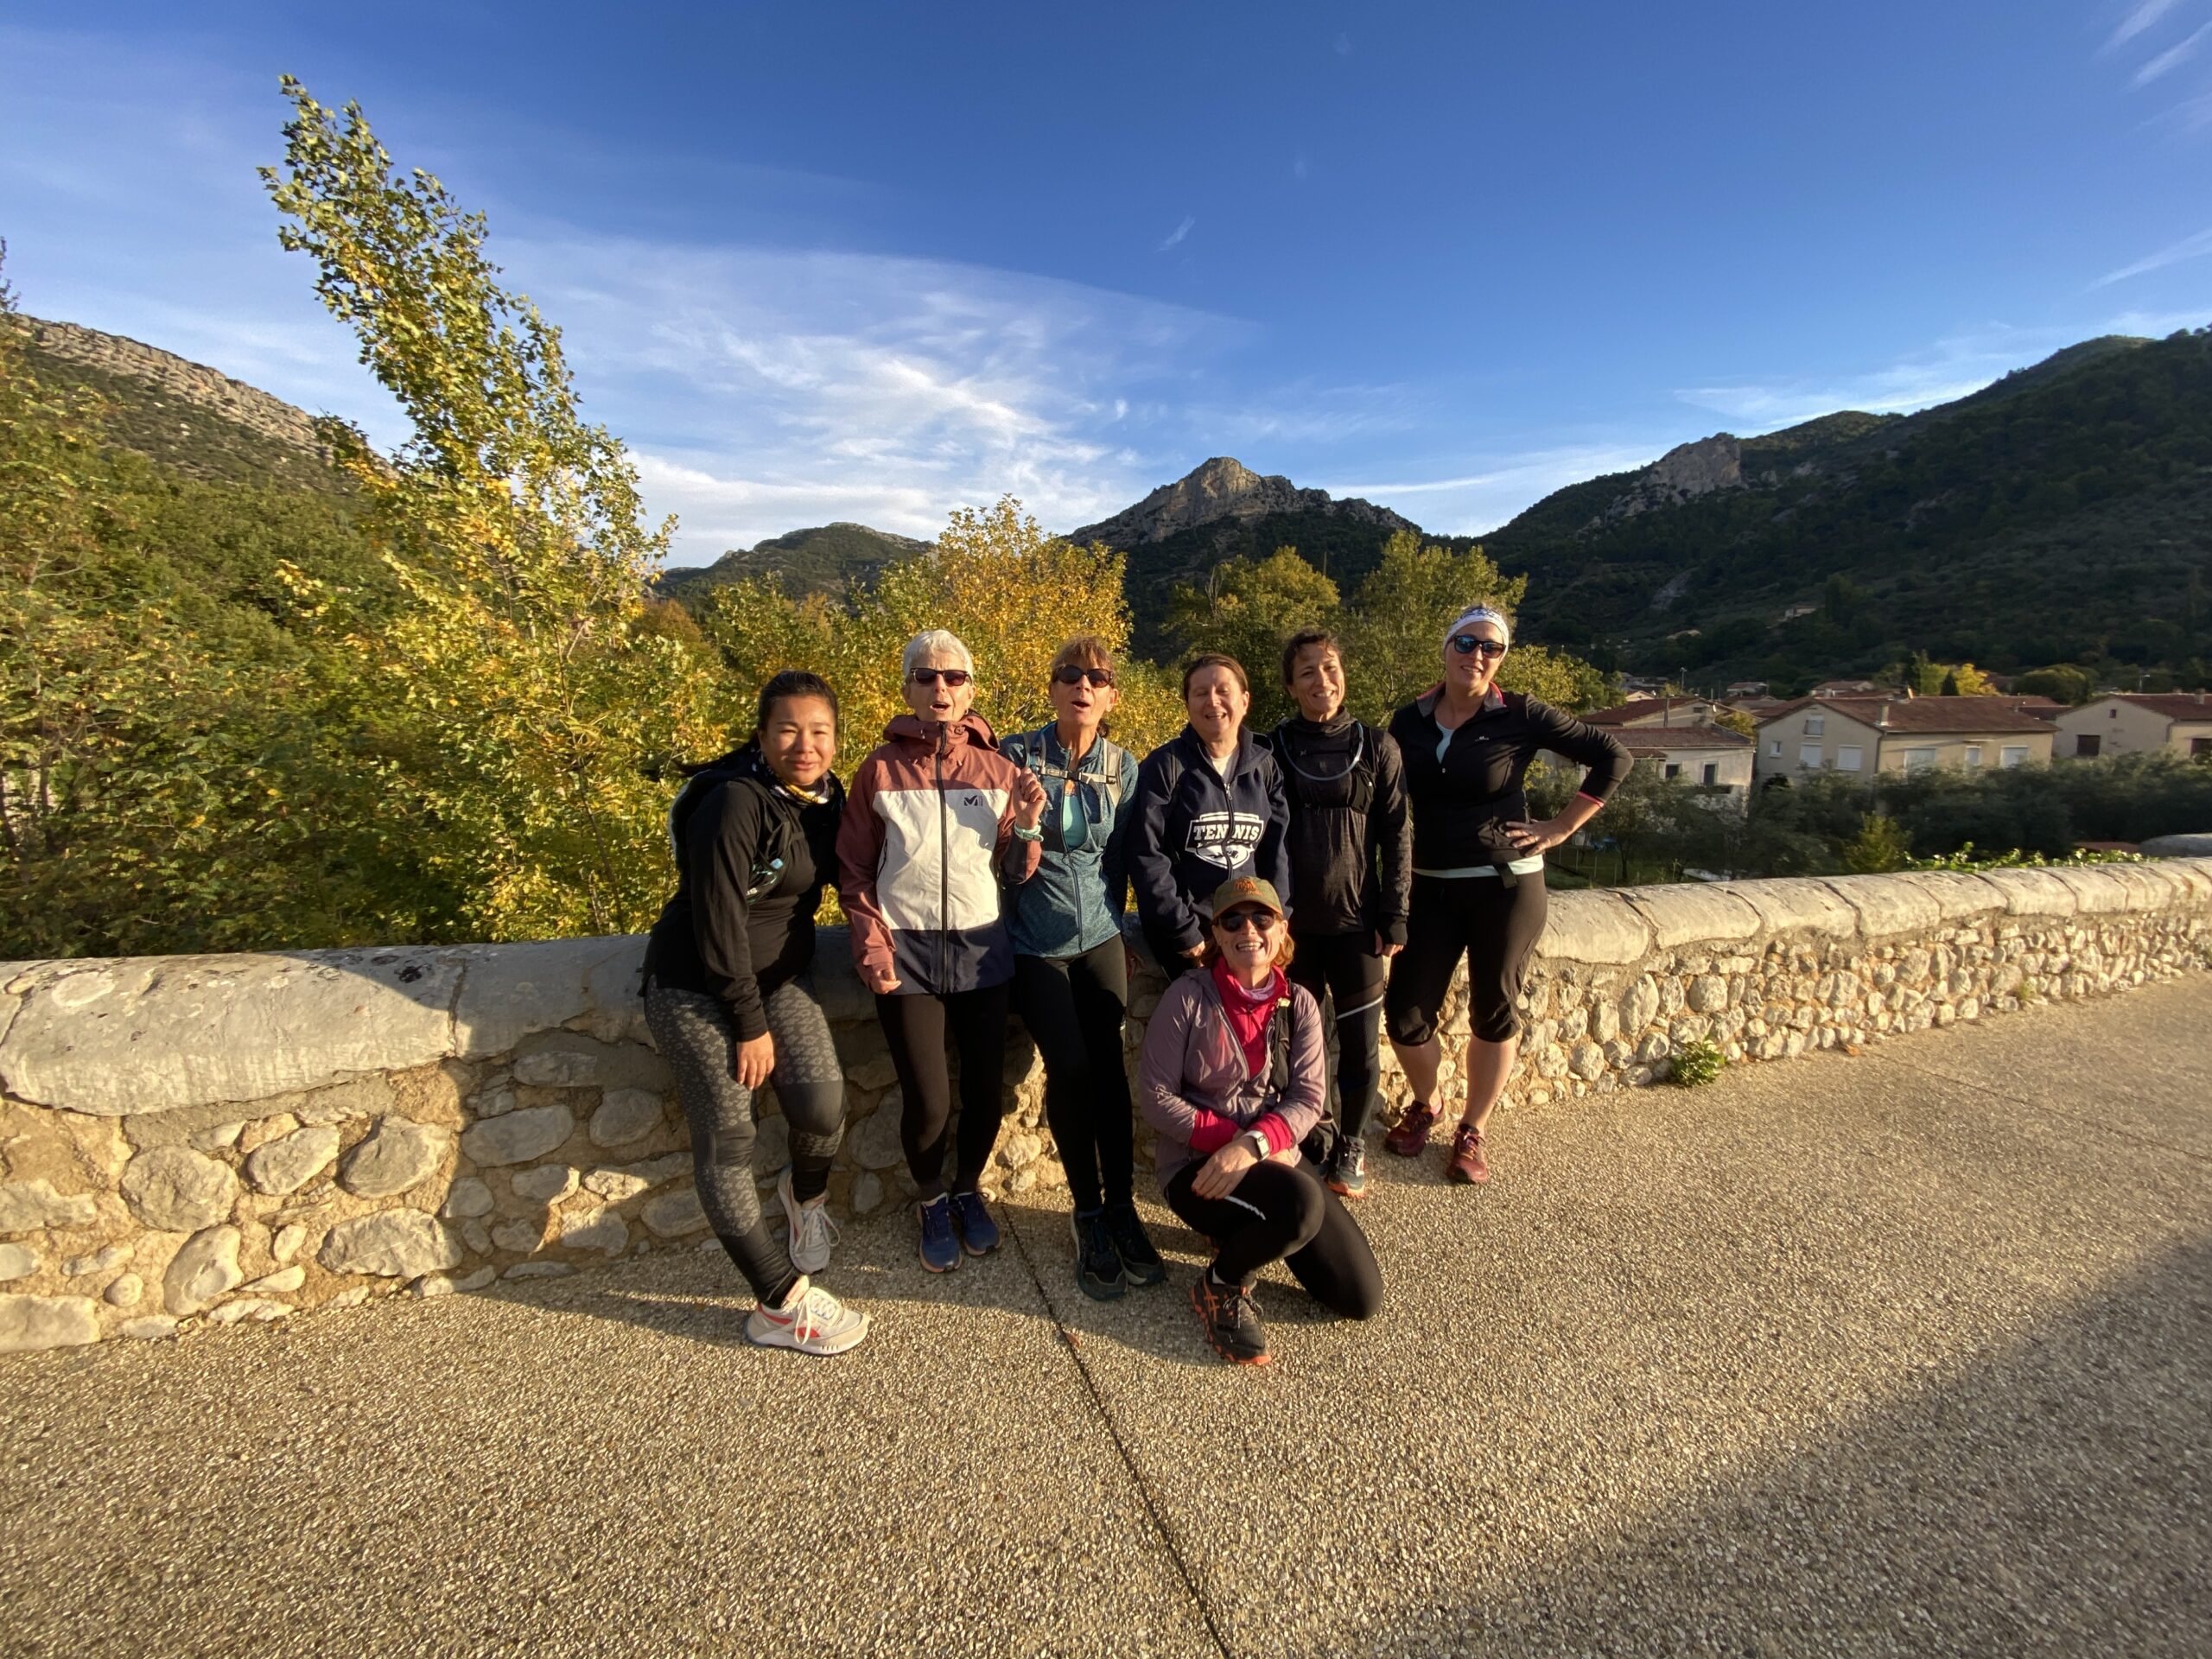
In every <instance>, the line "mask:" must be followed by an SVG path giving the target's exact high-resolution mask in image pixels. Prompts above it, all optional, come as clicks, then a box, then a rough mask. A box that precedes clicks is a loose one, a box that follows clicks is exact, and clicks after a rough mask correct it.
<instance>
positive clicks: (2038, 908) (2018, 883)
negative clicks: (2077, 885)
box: [1981, 869, 2075, 916]
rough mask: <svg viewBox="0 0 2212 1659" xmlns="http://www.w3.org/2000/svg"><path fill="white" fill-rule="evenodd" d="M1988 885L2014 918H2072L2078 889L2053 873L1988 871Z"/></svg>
mask: <svg viewBox="0 0 2212 1659" xmlns="http://www.w3.org/2000/svg"><path fill="white" fill-rule="evenodd" d="M1981 879H1982V880H1985V881H1986V882H1987V883H1988V884H1989V885H1990V886H1991V887H1993V888H1995V889H1996V890H1997V892H1998V893H1999V895H2000V896H2001V897H2002V898H2003V899H2004V900H2005V912H2006V914H2008V915H2012V916H2071V915H2072V914H2073V913H2074V908H2075V906H2074V889H2073V888H2071V887H2068V886H2067V885H2066V884H2065V883H2064V882H2063V881H2062V880H2059V879H2058V877H2057V875H2056V874H2055V873H2053V872H2052V871H2050V870H2037V869H2018V870H1984V871H1983V872H1982V874H1981Z"/></svg>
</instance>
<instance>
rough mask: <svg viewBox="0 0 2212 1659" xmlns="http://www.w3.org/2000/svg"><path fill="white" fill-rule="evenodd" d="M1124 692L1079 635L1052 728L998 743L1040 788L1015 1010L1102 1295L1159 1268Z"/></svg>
mask: <svg viewBox="0 0 2212 1659" xmlns="http://www.w3.org/2000/svg"><path fill="white" fill-rule="evenodd" d="M1119 695H1120V694H1119V692H1118V691H1116V689H1115V684H1114V658H1113V656H1112V653H1110V652H1109V651H1108V650H1107V649H1106V642H1105V641H1104V640H1103V639H1097V638H1096V637H1095V636H1093V635H1090V634H1081V635H1078V636H1077V638H1075V639H1071V640H1069V641H1068V642H1067V643H1066V644H1065V645H1062V646H1061V647H1060V648H1059V650H1058V652H1057V653H1055V655H1054V656H1053V658H1052V688H1051V696H1052V713H1053V715H1054V716H1055V718H1054V720H1053V721H1052V724H1051V725H1049V726H1046V727H1042V728H1039V729H1038V730H1036V731H1033V732H1027V733H1023V734H1020V735H1018V736H1014V737H1010V738H1008V739H1007V742H1006V757H1007V760H1011V761H1013V762H1014V765H1015V766H1020V767H1021V768H1022V769H1023V770H1024V771H1025V772H1028V773H1030V774H1031V775H1032V776H1033V777H1035V778H1036V779H1038V780H1039V783H1040V784H1041V785H1043V787H1044V790H1045V796H1046V808H1045V818H1044V825H1043V828H1044V833H1045V840H1044V843H1043V854H1042V856H1041V857H1040V858H1039V861H1038V864H1037V869H1036V873H1035V874H1033V875H1031V876H1030V877H1029V878H1028V880H1015V879H1014V878H1013V877H1012V876H1011V875H1009V877H1008V879H1007V880H1008V885H1007V924H1008V925H1009V927H1010V928H1011V929H1012V931H1013V934H1014V1012H1015V1013H1017V1014H1020V1016H1021V1022H1022V1024H1024V1025H1025V1026H1027V1027H1028V1028H1029V1034H1030V1036H1031V1037H1032V1038H1033V1039H1034V1040H1035V1042H1036V1044H1037V1048H1038V1052H1039V1053H1041V1054H1042V1055H1043V1056H1044V1057H1045V1117H1046V1122H1049V1123H1050V1124H1051V1125H1052V1140H1053V1142H1054V1144H1055V1145H1057V1146H1058V1148H1059V1154H1060V1162H1061V1165H1062V1166H1064V1167H1065V1169H1066V1171H1067V1177H1068V1192H1069V1194H1070V1196H1071V1197H1072V1198H1074V1200H1075V1281H1076V1284H1077V1287H1079V1288H1080V1289H1081V1290H1082V1291H1083V1293H1084V1295H1086V1296H1090V1297H1093V1298H1095V1299H1096V1300H1099V1301H1111V1300H1114V1299H1115V1298H1116V1297H1117V1296H1120V1295H1122V1294H1124V1293H1125V1292H1126V1291H1127V1290H1128V1287H1130V1286H1132V1285H1136V1286H1144V1285H1156V1284H1158V1283H1160V1281H1162V1280H1164V1279H1165V1278H1166V1276H1167V1266H1166V1263H1165V1262H1162V1261H1161V1260H1160V1252H1159V1251H1158V1250H1156V1249H1154V1248H1153V1246H1152V1241H1151V1240H1150V1239H1149V1238H1147V1236H1145V1230H1144V1224H1143V1223H1142V1222H1141V1221H1140V1220H1139V1219H1138V1218H1137V1208H1136V1203H1135V1163H1136V1148H1135V1130H1134V1126H1133V1123H1132V1121H1131V1116H1130V1110H1129V1078H1128V1071H1127V1070H1126V1069H1125V1068H1124V1066H1123V1064H1122V1016H1123V1015H1124V1014H1126V1013H1127V1012H1128V1001H1129V963H1128V950H1127V947H1126V946H1124V945H1123V944H1122V898H1123V896H1124V895H1125V893H1127V891H1128V873H1127V871H1126V869H1125V868H1124V865H1123V861H1122V855H1123V852H1124V850H1125V848H1126V843H1127V842H1128V816H1127V811H1126V809H1127V807H1128V803H1129V798H1130V797H1131V796H1132V795H1133V794H1135V791H1136V782H1137V763H1136V760H1135V757H1134V756H1132V755H1131V754H1130V753H1129V752H1128V750H1127V749H1125V748H1123V747H1122V746H1121V745H1120V744H1118V743H1116V742H1115V741H1113V740H1112V739H1111V738H1109V737H1108V736H1107V735H1106V734H1105V721H1106V716H1107V715H1109V714H1111V713H1112V712H1113V711H1114V704H1115V702H1116V700H1117V698H1118V697H1119Z"/></svg>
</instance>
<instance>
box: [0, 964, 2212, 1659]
mask: <svg viewBox="0 0 2212 1659" xmlns="http://www.w3.org/2000/svg"><path fill="white" fill-rule="evenodd" d="M2207 1033H2212V976H2201V977H2197V978H2195V979H2192V980H2190V981H2189V982H2183V983H2180V984H2176V985H2170V986H2164V987H2158V988H2148V989H2145V990H2140V991H2137V992H2134V993H2132V994H2130V995H2126V996H2124V997H2120V998H2118V999H2114V1000H2111V1001H2101V1002H2097V1003H2094V1004H2088V1005H2080V1006H2074V1007H2064V1008H2056V1009H2050V1010H2044V1011H2040V1012H2037V1013H2034V1014H2022V1015H2018V1016H2012V1017H2008V1018H2005V1019H2002V1020H1994V1021H1992V1022H1989V1023H1987V1024H1985V1025H1982V1026H1978V1027H1973V1028H1961V1029H1954V1030H1951V1031H1948V1032H1942V1033H1927V1034H1925V1035H1923V1036H1918V1037H1914V1038H1910V1039H1903V1040H1899V1041H1896V1042H1892V1043H1889V1044H1885V1045H1883V1046H1880V1047H1878V1048H1875V1049H1872V1050H1870V1051H1869V1052H1867V1053H1866V1054H1865V1055H1863V1056H1861V1057H1859V1058H1845V1057H1842V1056H1821V1057H1818V1058H1808V1059H1805V1060H1800V1061H1795V1062H1791V1063H1789V1064H1786V1065H1766V1066H1759V1067H1753V1068H1749V1069H1746V1070H1743V1071H1736V1072H1732V1073H1730V1074H1728V1075H1726V1077H1723V1078H1722V1080H1721V1081H1720V1082H1719V1083H1718V1084H1715V1085H1713V1087H1711V1088H1709V1089H1707V1090H1702V1091H1700V1092H1697V1093H1694V1094H1692V1093H1677V1092H1675V1091H1671V1090H1643V1091H1638V1092H1637V1093H1636V1094H1634V1095H1632V1096H1630V1095H1620V1096H1608V1097H1605V1098H1604V1099H1601V1100H1597V1101H1592V1102H1588V1103H1583V1104H1580V1105H1578V1106H1573V1107H1567V1108H1560V1109H1550V1110H1545V1111H1541V1112H1531V1113H1527V1114H1522V1115H1517V1116H1508V1117H1506V1118H1504V1119H1502V1120H1501V1122H1500V1126H1499V1129H1498V1131H1497V1134H1496V1135H1495V1136H1494V1146H1495V1148H1496V1151H1495V1155H1496V1159H1497V1166H1498V1171H1499V1173H1498V1177H1497V1180H1496V1181H1495V1182H1494V1183H1493V1184H1492V1185H1491V1187H1490V1188H1489V1189H1487V1190H1485V1191H1484V1192H1467V1191H1465V1190H1455V1189H1449V1188H1446V1186H1444V1185H1442V1184H1441V1182H1440V1179H1439V1175H1438V1170H1437V1167H1436V1160H1438V1159H1439V1158H1440V1152H1432V1154H1431V1162H1430V1163H1429V1164H1428V1165H1427V1166H1425V1167H1423V1168H1422V1169H1421V1170H1420V1171H1418V1172H1416V1173H1408V1172H1407V1171H1406V1169H1405V1166H1397V1165H1393V1166H1391V1167H1389V1168H1386V1169H1385V1170H1384V1171H1383V1179H1382V1181H1381V1183H1380V1190H1379V1192H1378V1194H1377V1196H1376V1198H1373V1199H1372V1200H1370V1202H1369V1203H1367V1204H1366V1205H1363V1207H1362V1210H1361V1212H1360V1213H1361V1214H1362V1216H1363V1218H1364V1219H1365V1221H1366V1222H1367V1224H1368V1225H1369V1227H1370V1231H1371V1233H1372V1235H1373V1236H1374V1238H1375V1241H1376V1247H1377V1249H1378V1252H1379V1254H1380V1255H1381V1256H1382V1259H1383V1266H1384V1271H1385V1274H1386V1276H1387V1278H1388V1281H1389V1306H1388V1308H1387V1309H1386V1311H1385V1313H1384V1314H1383V1317H1382V1318H1381V1319H1379V1320H1377V1321H1376V1322H1375V1323H1374V1324H1371V1325H1365V1326H1353V1325H1338V1324H1332V1323H1326V1322H1324V1321H1322V1320H1320V1319H1316V1318H1314V1317H1313V1316H1312V1315H1311V1314H1310V1313H1307V1312H1306V1308H1307V1307H1308V1306H1310V1305H1307V1304H1305V1303H1304V1299H1303V1298H1302V1296H1301V1295H1300V1294H1298V1293H1297V1292H1296V1291H1295V1290H1294V1289H1292V1288H1290V1287H1288V1286H1287V1282H1286V1283H1285V1284H1283V1285H1280V1286H1274V1287H1268V1288H1263V1290H1262V1304H1263V1306H1266V1307H1267V1308H1268V1311H1269V1313H1270V1314H1271V1316H1272V1320H1271V1328H1272V1329H1273V1331H1274V1335H1275V1338H1276V1348H1277V1353H1278V1356H1279V1357H1278V1363H1276V1364H1275V1365H1274V1367H1273V1368H1271V1369H1270V1370H1268V1371H1265V1372H1258V1373H1254V1372H1232V1371H1230V1370H1228V1369H1227V1368H1226V1367H1224V1366H1222V1365H1220V1364H1219V1363H1217V1362H1216V1361H1214V1360H1213V1359H1212V1358H1211V1356H1210V1355H1209V1354H1208V1353H1207V1352H1206V1351H1205V1350H1204V1349H1203V1348H1202V1346H1201V1345H1200V1344H1199V1341H1198V1337H1197V1335H1196V1333H1195V1332H1194V1330H1193V1328H1192V1320H1191V1316H1190V1313H1189V1311H1188V1308H1187V1306H1185V1301H1184V1300H1183V1299H1184V1294H1185V1291H1186V1289H1187V1287H1188V1286H1189V1283H1190V1280H1191V1276H1192V1259H1193V1254H1194V1247H1195V1241H1193V1240H1192V1239H1191V1238H1189V1237H1188V1236H1186V1235H1185V1234H1183V1233H1182V1232H1181V1231H1180V1230H1173V1232H1172V1233H1168V1232H1166V1229H1167V1228H1169V1227H1171V1226H1172V1223H1168V1222H1167V1221H1166V1218H1165V1217H1164V1216H1159V1217H1158V1218H1159V1219H1160V1221H1161V1223H1162V1228H1163V1233H1164V1235H1165V1236H1166V1242H1169V1243H1172V1244H1173V1246H1174V1249H1175V1251H1176V1253H1177V1258H1178V1259H1177V1261H1176V1265H1175V1272H1174V1276H1173V1281H1172V1282H1171V1284H1170V1286H1169V1287H1166V1288H1163V1289H1161V1290H1158V1291H1154V1292H1150V1293H1147V1294H1144V1295H1143V1296H1142V1297H1141V1298H1138V1299H1135V1300H1131V1301H1128V1302H1125V1303H1122V1304H1120V1305H1114V1306H1098V1305H1096V1304H1092V1303H1090V1302H1087V1301H1085V1300H1084V1299H1083V1298H1082V1297H1081V1296H1080V1295H1078V1294H1077V1293H1076V1292H1075V1291H1074V1289H1073V1287H1072V1285H1071V1282H1070V1281H1069V1276H1068V1271H1067V1257H1068V1249H1067V1236H1066V1220H1065V1212H1064V1211H1058V1210H1054V1209H1049V1208H1038V1209H1016V1210H1014V1211H1012V1212H1011V1215H1010V1219H1011V1220H1012V1221H1013V1222H1014V1242H1012V1243H1009V1246H1008V1248H1007V1249H1006V1250H1005V1251H1004V1252H1003V1253H1002V1255H1000V1256H998V1257H996V1258H994V1259H993V1260H991V1261H989V1262H984V1263H982V1264H976V1263H970V1264H969V1266H968V1267H967V1268H964V1269H963V1271H962V1272H960V1273H958V1274H955V1275H952V1276H951V1277H950V1278H949V1279H944V1280H936V1279H931V1278H930V1277H929V1276H927V1275H925V1274H923V1273H922V1272H920V1270H919V1269H918V1268H917V1267H916V1266H915V1265H914V1263H913V1261H912V1253H911V1247H910V1244H909V1240H908V1232H907V1229H906V1224H905V1223H904V1222H903V1221H892V1220H887V1221H885V1222H884V1223H882V1224H880V1225H876V1226H873V1227H870V1228H868V1229H865V1230H855V1234H854V1235H852V1236H849V1238H848V1241H847V1244H846V1247H845V1252H844V1255H843V1258H842V1261H841V1262H840V1265H839V1267H838V1268H836V1270H835V1272H834V1274H833V1277H832V1280H831V1282H833V1283H834V1284H835V1286H836V1287H837V1288H838V1289H839V1290H841V1291H846V1292H850V1293H851V1294H854V1295H855V1296H856V1297H858V1298H861V1299H862V1300H865V1301H866V1302H867V1304H868V1306H871V1307H872V1308H874V1310H875V1311H876V1313H878V1315H879V1316H880V1318H879V1335H878V1337H877V1338H876V1340H875V1341H874V1342H873V1343H872V1344H869V1346H868V1347H867V1348H865V1349H863V1350H861V1351H859V1352H857V1353H855V1354H854V1355H851V1356H849V1357H845V1358H842V1359H839V1360H835V1361H806V1360H801V1359H798V1358H796V1357H791V1356H789V1355H784V1354H770V1353H764V1352H760V1351H753V1350H751V1349H748V1348H747V1347H745V1346H743V1345H742V1344H741V1343H740V1342H739V1341H738V1340H737V1338H736V1336H735V1332H736V1314H737V1310H738V1308H739V1307H740V1306H741V1302H740V1300H739V1299H738V1298H737V1297H736V1296H735V1295H734V1289H733V1287H734V1279H733V1275H732V1274H731V1273H730V1272H729V1270H728V1268H727V1267H726V1266H725V1265H723V1264H722V1262H721V1260H720V1259H719V1257H709V1256H707V1255H686V1256H683V1257H675V1258H664V1259H661V1260H656V1261H647V1262H633V1263H631V1264H628V1265H626V1266H623V1267H620V1268H613V1269H610V1270H607V1271H605V1272H602V1273H599V1274H592V1275H587V1276H582V1277H579V1278H577V1279H575V1280H572V1281H562V1282H560V1283H557V1284H555V1285H553V1286H551V1287H539V1288H537V1289H535V1290H533V1291H531V1292H529V1293H528V1294H499V1295H495V1296H479V1297H454V1298H449V1299H447V1300H443V1301H437V1302H429V1303H414V1302H408V1303H404V1304H401V1303H386V1304H385V1305H382V1306H375V1307H371V1308H365V1309H362V1310H359V1311H356V1312H353V1313H334V1314H327V1315H322V1316H309V1317H308V1318H305V1319H302V1320H301V1321H299V1322H298V1323H297V1324H296V1325H291V1326H289V1327H287V1326H279V1327H275V1328H270V1329H240V1330H233V1331H227V1332H213V1333H209V1334H208V1335H207V1336H205V1337H202V1338H197V1339H194V1340H192V1341H189V1342H188V1343H186V1344H183V1345H182V1346H181V1347H175V1346H161V1347H148V1346H141V1345H137V1344H111V1345H108V1346H105V1347H103V1348H99V1349H91V1350H78V1351H70V1352H65V1353H56V1354H51V1355H39V1356H31V1357H24V1358H20V1359H15V1360H10V1361H8V1362H5V1363H0V1451H4V1457H3V1458H0V1651H4V1652H6V1653H10V1654H14V1653H42V1654H69V1655H92V1654H130V1655H155V1654H159V1655H185V1654H194V1655H198V1654H207V1655H263V1654H270V1655H273V1654H347V1655H351V1654H364V1653H377V1654H384V1653H393V1654H400V1653H410V1654H411V1653H422V1654H449V1653H450V1654H530V1655H565V1654H579V1655H582V1654H594V1655H613V1654H624V1655H626V1654H637V1655H656V1656H658V1655H664V1654H681V1653H694V1652H696V1653H721V1652H737V1653H746V1654H753V1653H775V1654H780V1653H786V1652H793V1651H797V1650H798V1649H800V1647H801V1644H802V1643H807V1644H812V1643H823V1644H834V1647H833V1648H829V1649H826V1650H834V1651H838V1652H842V1653H849V1654H862V1653H906V1652H925V1653H927V1654H930V1655H932V1656H950V1655H957V1654H988V1655H1000V1654H1090V1653H1097V1654H1116V1655H1127V1654H1162V1655H1166V1654H1176V1655H1181V1654H1190V1655H1199V1656H1205V1655H1221V1654H1224V1653H1226V1654H1234V1655H1237V1656H1245V1655H1252V1656H1278V1655H1306V1654H1312V1655H1320V1654H1338V1653H1386V1654H1425V1653H1446V1652H1450V1653H1498V1654H1516V1655H1522V1654H1554V1653H1592V1652H1598V1653H1622V1654H1640V1653H1654V1654H1662V1653H1663V1654H1678V1653H1713V1654H1731V1655H1743V1654H1756V1655H1764V1654H1774V1655H1783V1654H1788V1655H1799V1654H1813V1653H1850V1654H1862V1653H1863V1654H1888V1653H1895V1654H1929V1653H1946V1652H1948V1653H1961V1654H1976V1655H1987V1654H2008V1655H2009V1654H2054V1655H2056V1654H2066V1655H2074V1654H2082V1653H2126V1654H2131V1655H2152V1654H2171V1655H2177V1656H2180V1655H2188V1656H2200V1655H2202V1654H2204V1653H2206V1652H2207V1651H2212V1573H2208V1572H2207V1570H2206V1566H2205V1564H2206V1563H2207V1562H2208V1561H2212V1446H2208V1425H2212V1182H2208V1179H2207V1176H2208V1160H2212V1039H2208V1037H2207ZM1382 1161H1383V1162H1384V1163H1389V1162H1390V1160H1387V1159H1386V1160H1382ZM1155 1214H1156V1216H1157V1214H1158V1212H1155Z"/></svg>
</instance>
